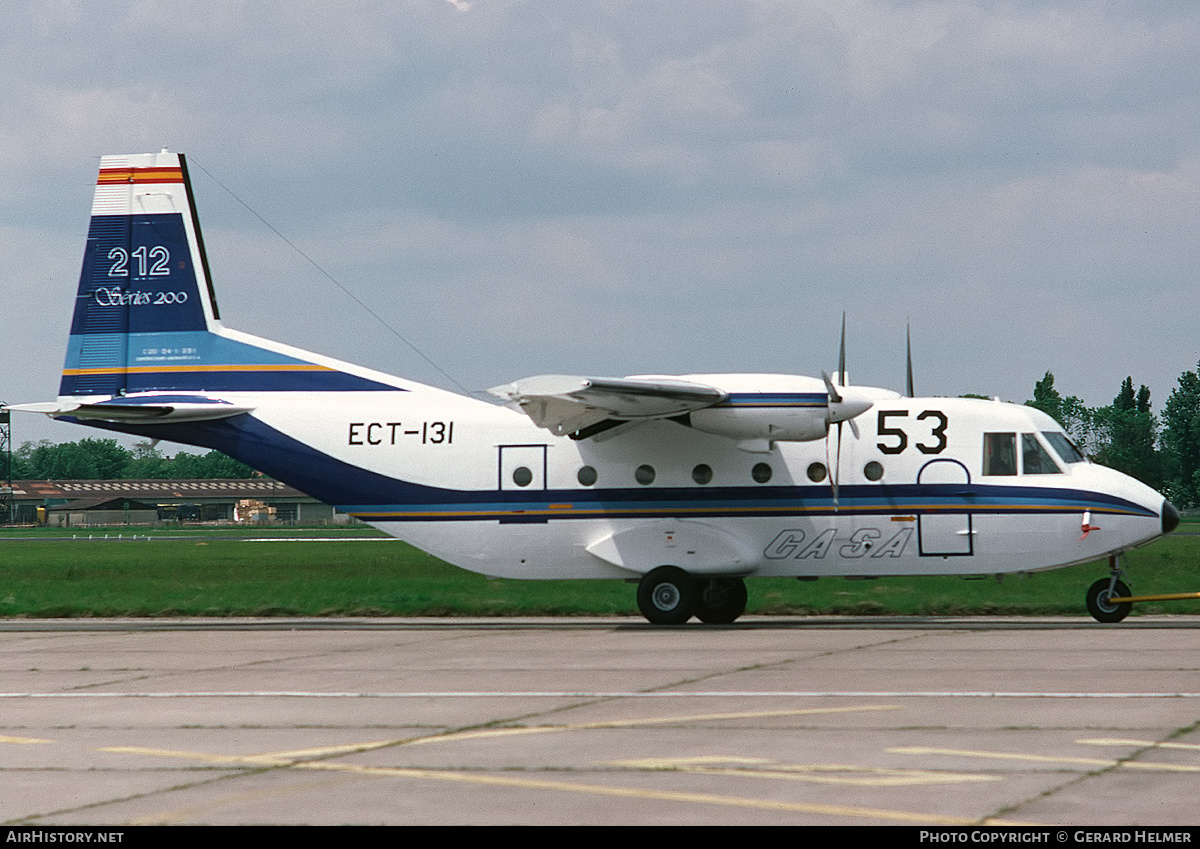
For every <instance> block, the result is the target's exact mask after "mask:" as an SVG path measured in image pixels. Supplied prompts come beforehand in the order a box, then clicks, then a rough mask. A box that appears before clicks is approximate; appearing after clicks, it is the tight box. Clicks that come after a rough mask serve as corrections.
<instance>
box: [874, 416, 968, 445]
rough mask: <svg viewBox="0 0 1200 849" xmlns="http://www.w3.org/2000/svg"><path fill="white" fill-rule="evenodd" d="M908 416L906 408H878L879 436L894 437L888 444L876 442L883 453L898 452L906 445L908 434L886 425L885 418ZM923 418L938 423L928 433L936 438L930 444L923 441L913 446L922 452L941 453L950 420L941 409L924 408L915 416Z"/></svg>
mask: <svg viewBox="0 0 1200 849" xmlns="http://www.w3.org/2000/svg"><path fill="white" fill-rule="evenodd" d="M906 416H908V410H880V411H879V426H878V428H877V430H878V431H879V435H880V436H890V437H893V438H894V439H896V440H897V441H896V443H895V444H893V445H888V444H886V443H883V442H878V443H876V445H877V446H878V448H879V450H880V451H882V452H883V453H884V454H899V453H900V452H901V451H903V450H904V449H905V448H907V447H908V434H907V433H905V431H904V429H903V428H900V427H888V423H887V420H888V419H889V418H904V417H906ZM925 419H936V420H937V422H938V424H937V426H936V427H934V428H933V429H932V430H931V431H930V433H929V435H930V436H931V437H933V438H934V439H936V440H937V441H936V442H934V443H933V444H932V445H926V444H925V443H923V442H917V443H914V446H915V447H916V449H917V450H918V451H920V452H921V453H922V454H941V453H942V452H943V451H945V450H946V428H947V426H949V424H950V420H949V419H947V418H946V414H945V413H943V412H942V411H941V410H925V411H924V412H923V413H921V414H920V415H918V416H917V421H924V420H925Z"/></svg>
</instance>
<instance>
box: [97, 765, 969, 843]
mask: <svg viewBox="0 0 1200 849" xmlns="http://www.w3.org/2000/svg"><path fill="white" fill-rule="evenodd" d="M105 751H123V752H128V753H131V754H147V755H159V756H161V757H173V758H188V759H193V760H200V761H208V762H211V763H235V762H238V761H240V762H241V763H243V764H245V765H246V766H264V765H278V766H286V767H288V768H290V769H302V770H314V771H320V772H340V773H350V774H354V775H362V776H368V777H392V778H418V779H422V780H426V781H448V782H452V783H457V784H482V785H489V786H492V787H511V788H516V789H522V790H555V791H558V792H562V793H580V794H584V795H592V796H617V797H623V798H631V799H653V800H657V801H663V802H686V803H691V804H703V805H723V806H726V807H735V808H757V809H760V810H769V811H785V812H789V813H801V814H814V815H821V816H842V817H855V818H859V819H869V820H883V821H886V822H899V823H913V824H925V825H979V824H987V823H986V821H985V822H984V823H980V822H979V821H978V820H972V819H968V818H964V817H948V816H943V815H941V814H924V813H917V812H913V811H895V810H888V809H883V808H860V807H855V806H852V805H814V804H807V803H803V802H780V801H775V800H772V799H754V798H749V797H745V796H724V795H718V794H716V793H686V792H681V791H676V790H649V789H646V788H642V787H621V786H614V785H604V784H585V783H582V782H572V781H550V780H544V779H536V778H515V777H512V776H499V775H482V774H480V773H472V772H451V771H448V770H442V769H415V768H412V767H379V766H363V765H359V764H345V763H330V762H328V761H290V762H289V761H286V760H284V759H278V760H277V761H276V762H275V763H272V758H271V756H269V755H248V756H246V757H243V758H237V757H233V756H229V755H209V754H205V753H204V752H183V751H179V752H173V751H169V750H165V749H137V748H134V747H121V748H113V749H106V750H105ZM302 789H304V788H302ZM246 798H248V799H249V798H253V796H252V795H251V796H247V797H246ZM191 810H198V809H185V810H184V811H182V812H164V813H163V814H160V815H158V816H157V818H156V819H151V818H142V819H141V820H139V822H154V821H159V822H162V821H177V820H179V819H180V818H181V817H182V818H184V819H186V816H187V811H191Z"/></svg>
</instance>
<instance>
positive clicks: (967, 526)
mask: <svg viewBox="0 0 1200 849" xmlns="http://www.w3.org/2000/svg"><path fill="white" fill-rule="evenodd" d="M917 483H919V484H943V485H947V484H948V485H950V486H948V487H947V488H946V489H945V490H944V492H945V493H946V494H947V495H948V496H949V497H950V498H951V499H952V500H953V499H955V497H960V498H961V497H962V496H963V495H966V494H968V491H969V485H970V483H971V473H970V472H969V471H968V470H967V467H966V466H964V465H963V464H962V463H960V462H958V461H957V460H950V459H941V460H930V461H929V462H928V463H926V464H925V465H924V466H923V467H921V471H920V472H918V473H917ZM954 484H958V485H959V486H958V487H955V486H953V485H954ZM917 540H918V544H919V546H920V549H919V550H920V552H921V556H922V557H964V556H966V557H969V556H971V555H972V554H974V553H975V534H974V529H973V528H972V522H971V514H970V513H921V514H919V515H918V516H917Z"/></svg>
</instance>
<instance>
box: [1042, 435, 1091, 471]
mask: <svg viewBox="0 0 1200 849" xmlns="http://www.w3.org/2000/svg"><path fill="white" fill-rule="evenodd" d="M1042 436H1044V437H1046V441H1047V442H1049V443H1050V447H1051V448H1053V449H1054V451H1055V452H1056V453H1057V454H1058V456H1059V457H1060V458H1061V459H1062V461H1063V462H1064V463H1086V462H1087V458H1086V457H1084V456H1083V453H1082V452H1081V451H1080V450H1079V449H1078V448H1076V447H1075V443H1074V442H1072V441H1071V440H1069V439H1067V435H1066V434H1065V433H1059V432H1058V431H1056V430H1043V431H1042Z"/></svg>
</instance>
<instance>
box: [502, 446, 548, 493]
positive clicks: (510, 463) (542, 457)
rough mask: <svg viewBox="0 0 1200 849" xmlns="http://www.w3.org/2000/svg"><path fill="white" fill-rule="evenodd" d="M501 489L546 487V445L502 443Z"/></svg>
mask: <svg viewBox="0 0 1200 849" xmlns="http://www.w3.org/2000/svg"><path fill="white" fill-rule="evenodd" d="M499 488H500V489H512V490H522V489H524V490H531V489H545V488H546V446H545V445H501V446H500V482H499Z"/></svg>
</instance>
